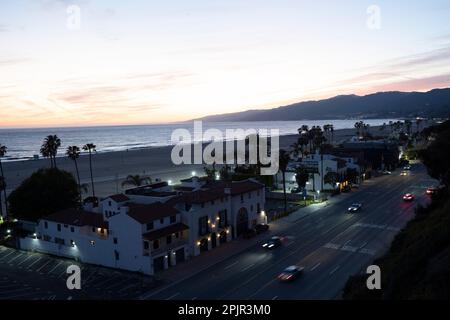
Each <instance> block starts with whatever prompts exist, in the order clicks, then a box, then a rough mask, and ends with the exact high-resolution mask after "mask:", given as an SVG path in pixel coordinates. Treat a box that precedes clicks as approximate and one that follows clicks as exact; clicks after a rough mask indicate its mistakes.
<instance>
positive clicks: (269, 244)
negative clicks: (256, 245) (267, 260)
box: [262, 236, 282, 250]
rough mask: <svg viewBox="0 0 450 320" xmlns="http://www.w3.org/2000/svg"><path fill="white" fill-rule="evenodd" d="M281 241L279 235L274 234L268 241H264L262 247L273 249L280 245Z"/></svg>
mask: <svg viewBox="0 0 450 320" xmlns="http://www.w3.org/2000/svg"><path fill="white" fill-rule="evenodd" d="M281 244H282V242H281V237H278V236H274V237H272V238H270V239H269V241H267V242H265V243H264V244H263V245H262V247H263V248H264V249H269V250H270V249H275V248H277V247H279V246H281Z"/></svg>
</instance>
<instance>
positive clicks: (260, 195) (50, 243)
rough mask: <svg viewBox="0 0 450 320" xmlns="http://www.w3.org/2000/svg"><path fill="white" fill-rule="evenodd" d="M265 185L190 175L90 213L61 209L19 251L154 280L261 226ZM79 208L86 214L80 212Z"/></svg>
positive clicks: (116, 199) (130, 192)
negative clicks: (176, 185)
mask: <svg viewBox="0 0 450 320" xmlns="http://www.w3.org/2000/svg"><path fill="white" fill-rule="evenodd" d="M264 189H265V186H264V185H262V184H260V183H258V182H256V181H254V180H245V181H242V182H208V181H206V180H202V179H199V178H197V177H193V178H191V179H188V180H185V181H183V183H182V185H181V186H180V187H179V188H178V189H172V188H171V187H170V186H168V184H167V183H166V182H161V183H157V184H153V185H149V186H144V187H139V188H134V189H130V190H127V191H126V192H125V194H118V195H113V196H110V197H107V198H105V199H103V200H102V201H100V203H99V206H98V207H97V208H90V207H86V208H85V210H75V209H68V210H63V211H60V212H57V213H54V214H51V215H49V216H47V217H45V218H43V219H41V220H40V221H38V225H37V227H36V232H35V234H34V235H33V237H28V238H24V239H21V242H20V243H21V248H22V249H26V250H35V251H39V252H43V253H49V254H54V255H59V256H64V257H69V258H73V259H77V260H79V261H81V262H85V263H92V264H98V265H103V266H107V267H112V268H119V269H125V270H130V271H137V272H142V273H145V274H154V273H155V272H158V271H160V270H163V269H167V268H170V267H172V266H175V265H176V264H177V263H180V262H182V261H185V260H187V259H188V258H189V257H191V256H196V255H199V254H201V253H202V252H205V251H209V250H213V249H215V248H217V247H219V246H220V245H223V244H224V243H226V242H228V241H230V240H231V239H233V238H236V237H239V236H240V235H241V234H242V233H243V232H245V231H246V230H247V229H249V228H251V227H253V226H255V225H256V224H259V223H264V222H265V215H264V204H265V192H264V191H265V190H264ZM86 209H87V210H86Z"/></svg>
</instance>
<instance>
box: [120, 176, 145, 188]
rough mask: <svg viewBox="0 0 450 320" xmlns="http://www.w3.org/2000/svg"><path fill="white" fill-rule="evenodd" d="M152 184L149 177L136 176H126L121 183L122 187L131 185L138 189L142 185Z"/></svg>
mask: <svg viewBox="0 0 450 320" xmlns="http://www.w3.org/2000/svg"><path fill="white" fill-rule="evenodd" d="M149 183H152V179H151V178H150V177H145V176H140V175H138V174H136V175H132V174H130V175H128V176H127V178H126V179H125V180H124V181H123V182H122V187H124V186H126V185H131V186H135V187H140V186H142V185H144V184H149Z"/></svg>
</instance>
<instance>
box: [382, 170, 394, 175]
mask: <svg viewBox="0 0 450 320" xmlns="http://www.w3.org/2000/svg"><path fill="white" fill-rule="evenodd" d="M382 173H383V174H384V175H391V174H392V172H391V171H388V170H384V171H383V172H382Z"/></svg>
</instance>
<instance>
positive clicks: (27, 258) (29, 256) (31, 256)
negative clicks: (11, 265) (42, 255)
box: [17, 253, 35, 266]
mask: <svg viewBox="0 0 450 320" xmlns="http://www.w3.org/2000/svg"><path fill="white" fill-rule="evenodd" d="M34 257H35V256H34V255H33V254H31V253H30V254H29V255H28V257H26V258H25V259H24V260H22V261H20V262H19V263H18V264H17V266H20V265H21V264H23V263H24V262H25V261H27V260H29V259H31V258H34Z"/></svg>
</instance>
